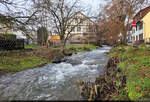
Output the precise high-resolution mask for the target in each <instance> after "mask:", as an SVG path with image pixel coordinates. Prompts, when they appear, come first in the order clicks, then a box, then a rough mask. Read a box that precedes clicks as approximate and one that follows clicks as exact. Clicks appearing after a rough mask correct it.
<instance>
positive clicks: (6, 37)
mask: <svg viewBox="0 0 150 102" xmlns="http://www.w3.org/2000/svg"><path fill="white" fill-rule="evenodd" d="M0 35H1V38H4V39H16V35H15V34H0Z"/></svg>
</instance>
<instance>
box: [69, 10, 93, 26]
mask: <svg viewBox="0 0 150 102" xmlns="http://www.w3.org/2000/svg"><path fill="white" fill-rule="evenodd" d="M77 14H81V15H83V16H84V17H85V18H87V19H89V20H90V21H91V22H93V23H94V24H95V22H94V21H92V20H91V19H90V18H89V17H88V16H86V15H84V14H83V13H82V12H80V11H78V12H76V13H75V14H74V15H72V16H71V18H73V17H74V16H75V15H77ZM71 18H70V19H71Z"/></svg>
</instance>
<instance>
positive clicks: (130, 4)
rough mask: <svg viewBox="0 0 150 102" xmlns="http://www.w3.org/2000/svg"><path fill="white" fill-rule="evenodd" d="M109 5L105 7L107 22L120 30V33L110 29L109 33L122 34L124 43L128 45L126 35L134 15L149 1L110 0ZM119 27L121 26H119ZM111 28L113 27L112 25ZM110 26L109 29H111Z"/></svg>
mask: <svg viewBox="0 0 150 102" xmlns="http://www.w3.org/2000/svg"><path fill="white" fill-rule="evenodd" d="M108 1H109V3H108V4H107V5H106V6H105V7H104V12H105V15H106V16H105V17H106V18H107V22H108V21H110V22H111V23H110V24H113V26H114V28H117V29H119V31H118V33H117V32H116V31H115V30H114V29H110V30H109V32H111V33H112V32H113V30H114V33H113V34H112V36H113V35H116V34H115V33H117V34H118V35H119V33H122V35H123V43H126V34H127V30H128V27H129V23H130V22H131V20H132V18H133V16H134V14H135V13H136V12H137V11H138V10H139V9H140V8H142V7H143V5H145V3H146V2H148V0H108ZM118 25H119V26H118ZM110 26H111V25H110ZM110 26H109V27H110Z"/></svg>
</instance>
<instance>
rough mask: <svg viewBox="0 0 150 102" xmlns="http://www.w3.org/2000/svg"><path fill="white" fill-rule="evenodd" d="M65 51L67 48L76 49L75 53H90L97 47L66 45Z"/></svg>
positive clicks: (90, 45)
mask: <svg viewBox="0 0 150 102" xmlns="http://www.w3.org/2000/svg"><path fill="white" fill-rule="evenodd" d="M66 48H67V49H69V48H74V49H76V51H77V52H86V51H87V50H89V51H92V50H95V49H97V48H98V46H95V45H92V44H87V45H77V46H72V45H67V46H66Z"/></svg>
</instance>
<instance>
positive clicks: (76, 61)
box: [66, 59, 82, 66]
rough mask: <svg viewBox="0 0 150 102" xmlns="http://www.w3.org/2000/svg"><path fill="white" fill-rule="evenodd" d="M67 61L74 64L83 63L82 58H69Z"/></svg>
mask: <svg viewBox="0 0 150 102" xmlns="http://www.w3.org/2000/svg"><path fill="white" fill-rule="evenodd" d="M66 62H67V63H70V64H72V65H73V66H74V65H79V64H82V62H81V61H80V60H76V59H68V60H67V61H66Z"/></svg>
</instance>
